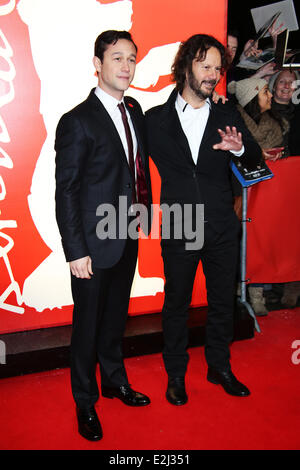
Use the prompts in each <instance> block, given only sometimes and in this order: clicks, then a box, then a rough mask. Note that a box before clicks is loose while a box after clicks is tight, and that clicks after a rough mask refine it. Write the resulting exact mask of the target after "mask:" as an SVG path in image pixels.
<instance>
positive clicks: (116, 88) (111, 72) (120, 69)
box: [94, 39, 136, 100]
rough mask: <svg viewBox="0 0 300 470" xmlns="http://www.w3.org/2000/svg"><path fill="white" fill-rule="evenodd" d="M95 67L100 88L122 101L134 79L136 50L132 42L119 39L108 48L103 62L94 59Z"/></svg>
mask: <svg viewBox="0 0 300 470" xmlns="http://www.w3.org/2000/svg"><path fill="white" fill-rule="evenodd" d="M94 65H95V68H96V70H97V72H98V85H99V87H100V88H102V89H103V90H104V91H105V92H106V93H108V94H109V95H111V96H113V97H114V98H116V99H117V100H121V99H122V97H123V94H124V91H126V90H127V88H128V87H129V85H130V83H131V82H132V80H133V77H134V72H135V66H136V48H135V46H134V44H133V43H132V42H131V41H128V40H127V39H119V40H118V41H117V42H116V43H115V44H110V45H109V46H108V47H107V49H106V50H105V52H104V55H103V60H102V61H101V60H100V59H99V57H94Z"/></svg>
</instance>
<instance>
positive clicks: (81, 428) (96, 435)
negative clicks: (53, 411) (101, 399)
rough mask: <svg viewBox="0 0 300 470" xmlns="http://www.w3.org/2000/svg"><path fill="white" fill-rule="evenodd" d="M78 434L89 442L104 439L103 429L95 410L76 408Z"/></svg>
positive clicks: (92, 408)
mask: <svg viewBox="0 0 300 470" xmlns="http://www.w3.org/2000/svg"><path fill="white" fill-rule="evenodd" d="M76 413H77V420H78V432H79V434H81V436H82V437H84V438H85V439H88V440H89V441H100V439H102V437H103V433H102V428H101V424H100V421H99V419H98V416H97V413H96V411H95V408H94V407H93V406H92V407H91V408H87V409H83V408H79V407H77V408H76Z"/></svg>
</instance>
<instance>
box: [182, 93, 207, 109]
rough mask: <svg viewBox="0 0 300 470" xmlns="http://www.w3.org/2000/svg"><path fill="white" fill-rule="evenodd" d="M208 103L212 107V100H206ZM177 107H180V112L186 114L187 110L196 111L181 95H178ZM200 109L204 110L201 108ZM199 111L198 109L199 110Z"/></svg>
mask: <svg viewBox="0 0 300 470" xmlns="http://www.w3.org/2000/svg"><path fill="white" fill-rule="evenodd" d="M205 102H206V103H208V105H209V107H211V102H210V99H209V98H206V100H205ZM176 105H177V106H178V108H179V110H180V111H181V112H182V113H184V112H185V110H186V109H192V110H194V111H195V110H196V109H195V108H193V107H192V106H191V105H189V104H188V103H187V102H186V101H185V100H184V99H183V98H182V96H181V94H180V93H177V98H176ZM199 109H202V107H201V108H199ZM197 111H198V109H197Z"/></svg>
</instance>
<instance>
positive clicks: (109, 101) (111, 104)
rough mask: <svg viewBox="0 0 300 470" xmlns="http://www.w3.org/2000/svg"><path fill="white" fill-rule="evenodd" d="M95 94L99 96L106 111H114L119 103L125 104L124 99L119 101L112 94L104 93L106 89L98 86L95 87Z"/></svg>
mask: <svg viewBox="0 0 300 470" xmlns="http://www.w3.org/2000/svg"><path fill="white" fill-rule="evenodd" d="M95 95H96V96H97V97H98V98H99V100H100V101H101V103H102V104H103V106H104V107H105V108H106V109H107V110H108V111H111V112H113V111H115V110H116V108H117V106H118V104H119V103H123V104H124V106H125V103H124V99H122V100H121V101H119V100H117V99H116V98H114V97H113V96H111V95H109V94H108V93H106V91H104V90H102V88H100V87H99V86H97V87H96V89H95ZM125 108H126V107H125Z"/></svg>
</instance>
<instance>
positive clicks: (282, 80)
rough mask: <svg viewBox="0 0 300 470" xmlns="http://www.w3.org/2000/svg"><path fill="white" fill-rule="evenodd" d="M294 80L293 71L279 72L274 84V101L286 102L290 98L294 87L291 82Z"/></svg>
mask: <svg viewBox="0 0 300 470" xmlns="http://www.w3.org/2000/svg"><path fill="white" fill-rule="evenodd" d="M295 80H296V75H295V74H294V72H290V71H289V70H286V71H284V72H281V73H280V74H279V76H278V78H277V80H276V82H275V85H274V100H275V101H276V103H280V104H288V103H289V101H290V100H291V99H292V96H293V92H294V91H295V88H294V87H293V82H294V81H295Z"/></svg>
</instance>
